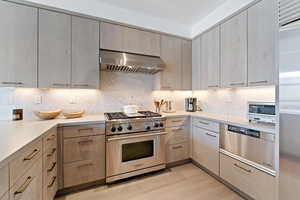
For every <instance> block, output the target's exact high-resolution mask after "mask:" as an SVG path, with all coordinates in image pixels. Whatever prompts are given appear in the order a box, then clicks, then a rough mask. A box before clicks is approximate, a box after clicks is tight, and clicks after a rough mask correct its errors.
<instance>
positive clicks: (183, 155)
mask: <svg viewBox="0 0 300 200" xmlns="http://www.w3.org/2000/svg"><path fill="white" fill-rule="evenodd" d="M188 158H189V145H188V143H187V142H184V143H180V144H173V145H169V146H168V147H167V163H173V162H177V161H182V160H185V159H188Z"/></svg>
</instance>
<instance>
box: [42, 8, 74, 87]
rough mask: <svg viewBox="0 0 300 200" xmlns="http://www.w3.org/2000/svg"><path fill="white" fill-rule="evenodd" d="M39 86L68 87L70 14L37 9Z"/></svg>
mask: <svg viewBox="0 0 300 200" xmlns="http://www.w3.org/2000/svg"><path fill="white" fill-rule="evenodd" d="M38 72H39V76H38V78H39V80H38V82H39V88H68V87H70V82H71V16H70V15H66V14H63V13H57V12H52V11H48V10H43V9H40V10H39V70H38Z"/></svg>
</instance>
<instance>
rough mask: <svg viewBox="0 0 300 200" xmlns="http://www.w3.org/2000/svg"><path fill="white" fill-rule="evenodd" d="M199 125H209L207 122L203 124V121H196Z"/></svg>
mask: <svg viewBox="0 0 300 200" xmlns="http://www.w3.org/2000/svg"><path fill="white" fill-rule="evenodd" d="M198 122H199V123H200V124H204V125H207V126H208V125H209V123H208V122H203V121H198Z"/></svg>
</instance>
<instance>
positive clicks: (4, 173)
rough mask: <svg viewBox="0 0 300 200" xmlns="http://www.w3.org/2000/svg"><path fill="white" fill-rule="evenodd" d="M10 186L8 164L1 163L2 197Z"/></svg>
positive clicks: (0, 194) (0, 185) (0, 192)
mask: <svg viewBox="0 0 300 200" xmlns="http://www.w3.org/2000/svg"><path fill="white" fill-rule="evenodd" d="M8 188H9V169H8V164H7V163H4V164H3V165H0V197H2V196H3V195H4V194H5V193H6V192H7V191H8Z"/></svg>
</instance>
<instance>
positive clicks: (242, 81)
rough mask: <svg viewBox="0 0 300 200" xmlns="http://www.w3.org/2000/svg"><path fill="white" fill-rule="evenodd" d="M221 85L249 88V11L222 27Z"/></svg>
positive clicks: (224, 86)
mask: <svg viewBox="0 0 300 200" xmlns="http://www.w3.org/2000/svg"><path fill="white" fill-rule="evenodd" d="M221 85H222V87H223V88H236V87H245V86H247V11H244V12H242V13H240V14H239V15H236V16H234V17H232V18H231V19H229V20H228V21H226V22H225V23H223V24H222V25H221Z"/></svg>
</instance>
